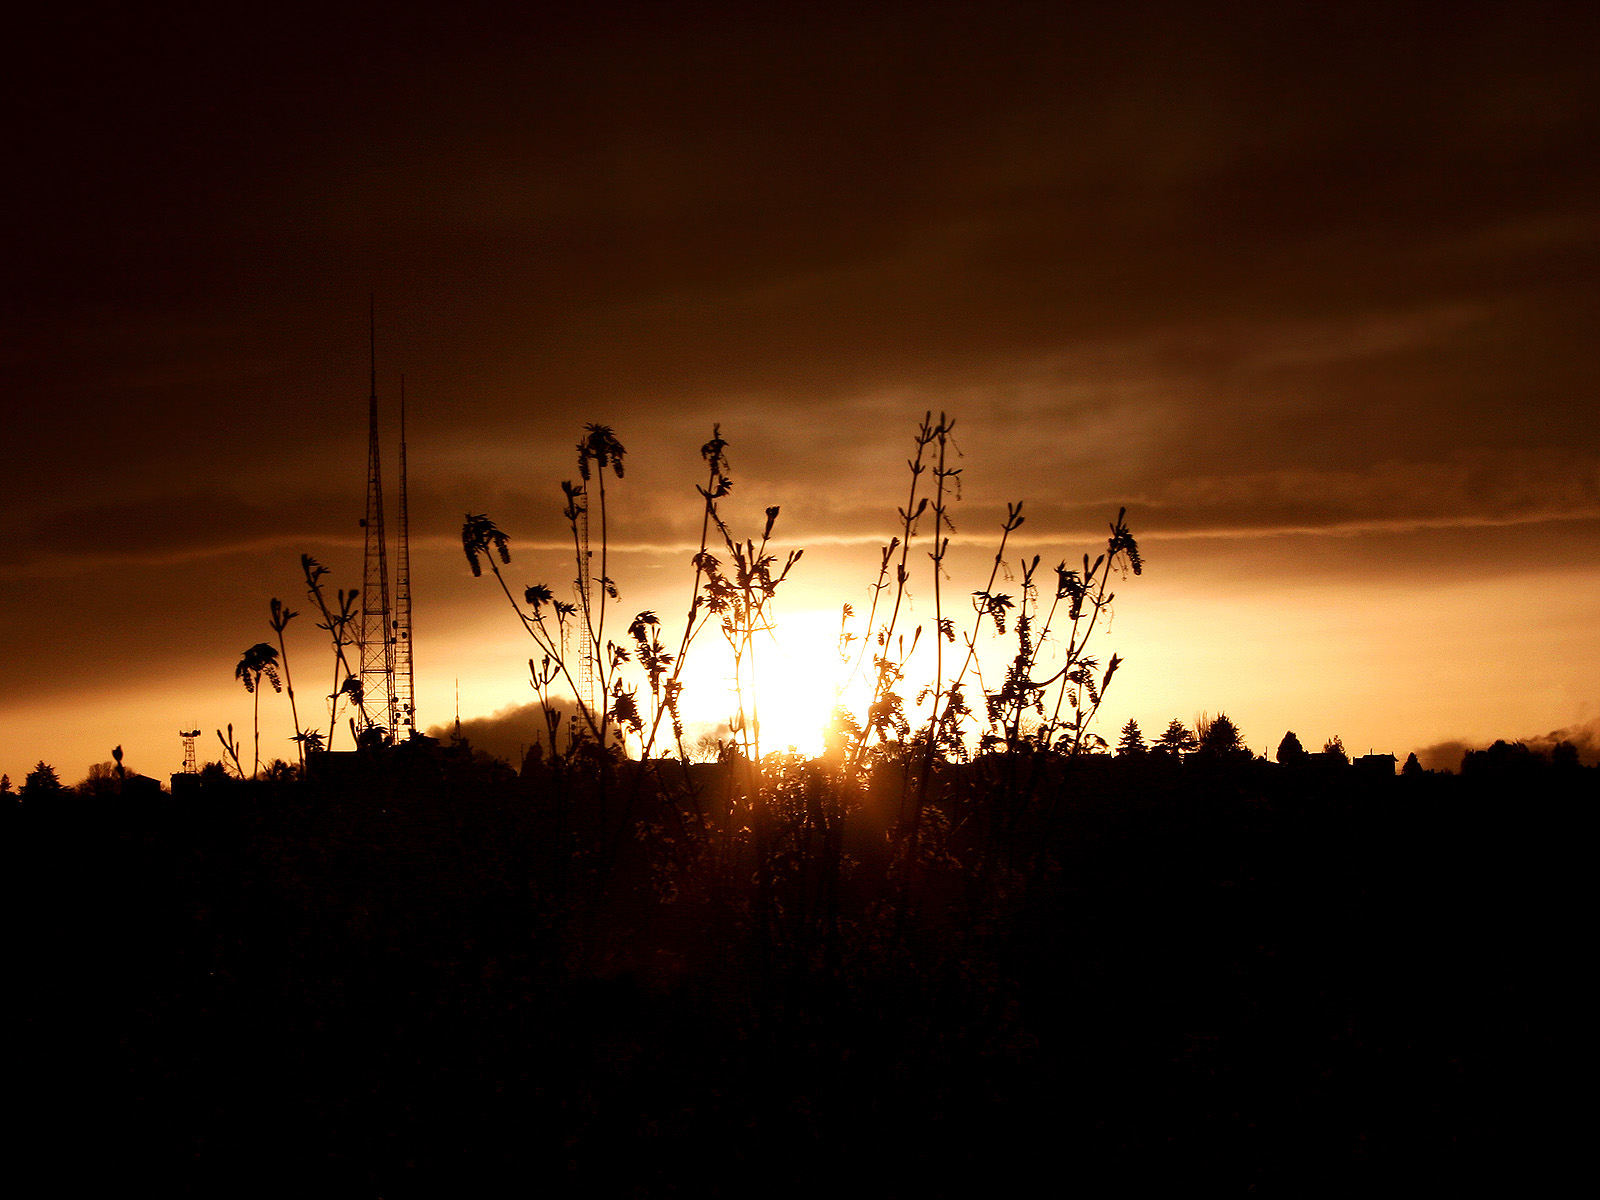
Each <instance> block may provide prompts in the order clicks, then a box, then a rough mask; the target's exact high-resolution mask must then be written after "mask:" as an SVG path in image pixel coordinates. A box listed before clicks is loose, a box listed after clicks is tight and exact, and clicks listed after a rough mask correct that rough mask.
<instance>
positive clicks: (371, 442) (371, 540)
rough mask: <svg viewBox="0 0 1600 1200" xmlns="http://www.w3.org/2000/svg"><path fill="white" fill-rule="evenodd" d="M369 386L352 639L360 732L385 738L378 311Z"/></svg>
mask: <svg viewBox="0 0 1600 1200" xmlns="http://www.w3.org/2000/svg"><path fill="white" fill-rule="evenodd" d="M368 344H369V351H370V359H371V382H372V391H371V396H370V399H369V401H368V405H367V419H368V424H369V427H370V432H369V434H368V438H367V516H366V520H364V521H362V522H361V524H362V525H363V526H364V527H365V528H366V531H367V545H366V559H365V564H364V569H363V571H362V579H361V629H360V633H359V634H358V635H357V638H356V644H357V646H359V648H360V652H361V718H360V722H359V723H360V726H361V732H363V733H364V732H366V731H367V730H369V729H380V730H382V731H383V734H384V737H385V739H388V738H391V737H393V736H394V729H395V695H394V621H393V619H392V617H391V616H390V609H389V557H388V552H387V550H386V549H385V546H384V538H383V478H382V471H381V466H380V464H381V456H380V454H379V448H378V332H377V315H376V310H373V311H372V312H371V313H370V314H369V317H368Z"/></svg>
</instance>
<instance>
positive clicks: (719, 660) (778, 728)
mask: <svg viewBox="0 0 1600 1200" xmlns="http://www.w3.org/2000/svg"><path fill="white" fill-rule="evenodd" d="M701 637H702V638H704V639H705V640H704V642H700V641H697V642H696V645H695V647H694V648H693V649H691V650H690V652H689V663H688V665H687V666H686V667H685V669H684V697H683V711H684V716H685V717H686V718H687V719H688V720H690V721H703V722H706V723H711V724H716V723H720V722H725V721H727V720H728V719H729V718H730V717H731V716H732V715H733V713H734V712H735V711H736V709H737V706H738V700H737V698H736V696H735V693H734V688H733V662H732V657H731V655H730V654H729V653H728V651H727V647H726V645H725V644H724V643H723V642H722V640H721V638H720V637H719V636H718V634H717V631H716V630H715V628H714V627H713V628H709V629H707V630H706V631H705V633H704V634H702V635H701ZM713 639H715V642H714V643H713ZM838 644H839V614H838V612H836V611H835V612H821V611H815V610H813V611H806V612H797V613H785V614H781V615H780V616H779V617H778V620H777V622H776V625H775V627H774V630H773V632H772V634H771V635H770V636H767V635H763V636H762V637H760V638H758V639H757V642H756V651H755V652H756V659H755V699H756V705H757V709H758V714H759V719H760V732H761V750H762V753H763V754H766V753H770V752H772V751H774V750H787V749H789V748H790V747H793V748H794V749H795V750H796V751H798V752H799V753H801V754H804V755H807V756H809V757H814V756H816V755H820V754H821V753H822V751H823V734H824V731H825V730H826V729H827V726H828V721H829V719H830V718H831V716H832V714H833V708H834V705H835V704H836V703H837V702H838V694H839V693H838V687H839V685H840V683H841V682H842V681H843V678H844V675H845V673H846V669H845V668H844V666H843V665H842V664H841V663H840V661H839V650H838Z"/></svg>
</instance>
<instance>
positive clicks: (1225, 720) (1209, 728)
mask: <svg viewBox="0 0 1600 1200" xmlns="http://www.w3.org/2000/svg"><path fill="white" fill-rule="evenodd" d="M1199 742H1200V745H1199V753H1201V754H1203V755H1205V756H1206V757H1207V758H1216V759H1231V758H1237V757H1238V756H1239V755H1241V754H1243V755H1248V754H1249V753H1250V752H1249V750H1247V749H1246V748H1245V744H1244V735H1243V734H1241V733H1240V732H1239V727H1238V726H1237V725H1235V724H1234V723H1233V721H1232V719H1230V718H1229V717H1228V715H1227V714H1226V713H1218V714H1217V715H1216V716H1215V717H1213V718H1212V719H1211V720H1209V721H1207V722H1206V723H1205V728H1203V729H1202V730H1201V731H1200V738H1199Z"/></svg>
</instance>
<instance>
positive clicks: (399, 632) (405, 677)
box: [393, 375, 417, 742]
mask: <svg viewBox="0 0 1600 1200" xmlns="http://www.w3.org/2000/svg"><path fill="white" fill-rule="evenodd" d="M410 531H411V518H410V515H409V513H408V512H407V508H406V377H405V376H404V375H402V376H400V529H399V534H400V538H399V544H398V546H397V547H396V549H397V550H398V551H399V554H398V555H397V556H396V559H395V566H394V725H393V729H394V740H395V741H397V742H401V741H405V740H407V739H409V738H410V737H411V736H412V734H414V733H416V731H417V714H416V702H415V696H416V693H415V689H414V688H413V687H412V679H411V532H410Z"/></svg>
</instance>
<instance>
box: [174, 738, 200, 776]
mask: <svg viewBox="0 0 1600 1200" xmlns="http://www.w3.org/2000/svg"><path fill="white" fill-rule="evenodd" d="M178 736H179V737H181V738H182V739H183V773H184V774H185V775H193V774H195V773H196V772H197V771H198V770H199V768H198V767H196V766H195V765H194V740H195V738H197V737H199V736H200V730H199V729H180V730H178Z"/></svg>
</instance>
